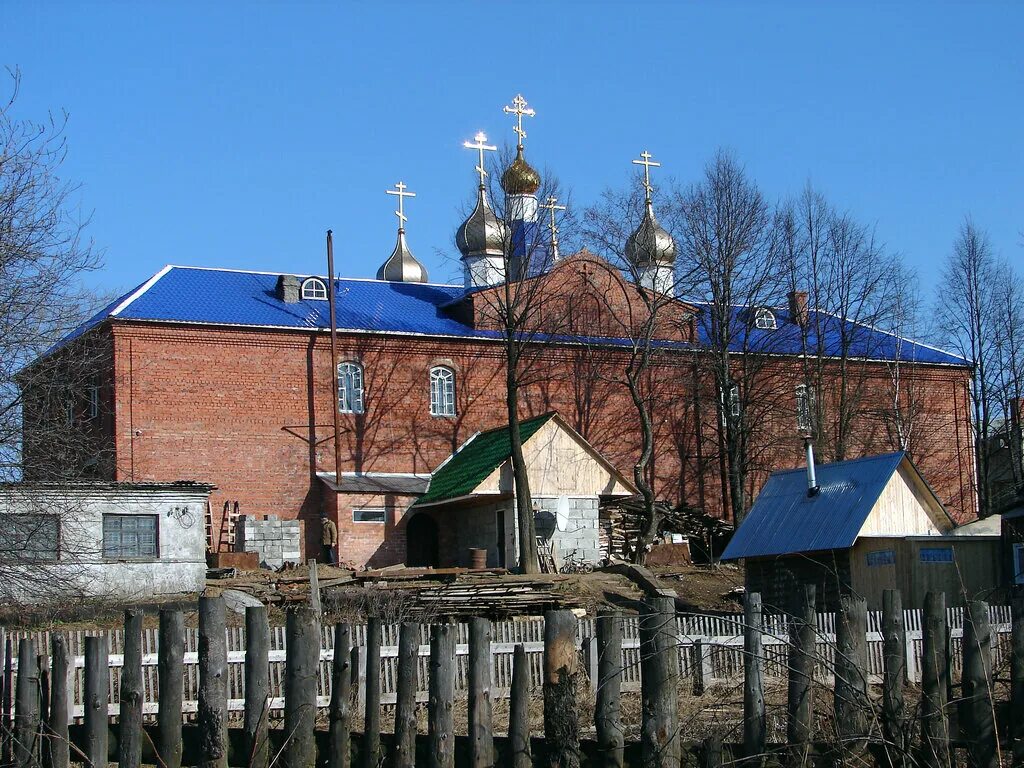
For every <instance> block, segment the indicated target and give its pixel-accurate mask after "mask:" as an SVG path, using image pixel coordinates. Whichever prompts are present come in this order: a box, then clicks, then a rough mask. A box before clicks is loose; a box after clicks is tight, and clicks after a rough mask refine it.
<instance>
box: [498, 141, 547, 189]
mask: <svg viewBox="0 0 1024 768" xmlns="http://www.w3.org/2000/svg"><path fill="white" fill-rule="evenodd" d="M501 188H502V189H504V190H505V194H507V195H532V194H535V193H536V192H537V190H538V189H540V174H539V173H537V171H535V170H534V169H533V166H531V165H530V164H529V163H528V162H526V158H524V157H523V147H522V145H521V144H520V145H519V147H518V148H517V149H516V159H515V160H513V161H512V165H510V166H509V167H508V168H506V169H505V173H503V174H502V175H501Z"/></svg>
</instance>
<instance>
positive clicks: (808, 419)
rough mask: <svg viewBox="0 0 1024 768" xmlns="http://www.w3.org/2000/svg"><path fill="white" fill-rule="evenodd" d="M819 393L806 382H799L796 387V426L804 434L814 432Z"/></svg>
mask: <svg viewBox="0 0 1024 768" xmlns="http://www.w3.org/2000/svg"><path fill="white" fill-rule="evenodd" d="M817 400H818V397H817V394H816V393H815V391H814V390H813V389H812V388H811V387H809V386H807V385H806V384H798V385H797V388H796V428H797V430H798V431H799V432H800V434H802V435H813V434H814V422H815V419H816V414H815V411H816V410H817Z"/></svg>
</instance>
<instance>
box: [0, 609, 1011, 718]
mask: <svg viewBox="0 0 1024 768" xmlns="http://www.w3.org/2000/svg"><path fill="white" fill-rule="evenodd" d="M963 615H964V609H963V608H949V609H948V610H947V622H948V625H949V628H950V640H951V648H950V650H951V659H953V660H954V665H953V668H952V672H953V673H954V674H959V666H958V661H957V660H958V659H959V658H960V653H959V649H960V642H961V638H962V636H963ZM903 616H904V626H905V627H906V632H905V637H906V643H905V647H904V654H905V664H906V670H907V679H908V680H909V681H911V682H915V683H917V682H920V681H921V644H922V630H921V625H922V611H921V610H920V609H917V610H906V611H904V612H903ZM835 622H836V614H834V613H823V614H819V615H818V617H817V632H816V637H817V640H816V644H817V651H816V659H817V663H816V667H815V677H817V678H819V679H826V678H828V677H829V676H830V675H831V674H832V672H831V670H832V666H833V663H834V649H835V641H836V627H835ZM989 622H990V625H991V627H992V633H993V645H992V650H993V661H994V663H995V664H996V666H997V667H998V666H1000V664H1001V663H1002V659H1003V657H1004V656H1005V655H1006V653H1007V652H1008V649H1009V642H1010V628H1011V622H1010V608H1009V606H1001V605H993V606H990V607H989ZM676 624H677V629H676V632H677V635H678V643H677V649H678V653H679V665H680V671H681V675H682V677H683V678H684V679H692V680H693V681H694V684H695V685H698V686H703V687H709V686H712V685H716V684H720V683H736V682H738V681H740V680H741V679H742V678H743V637H744V623H743V616H742V615H741V614H733V615H729V614H725V615H722V614H715V615H712V614H708V615H697V614H694V615H681V616H678V617H677V619H676ZM453 629H454V632H455V643H456V646H455V653H456V692H457V693H458V694H462V695H464V694H465V691H466V690H467V688H466V685H467V673H468V669H467V659H468V654H469V629H468V625H467V624H456V625H454V626H453ZM352 633H353V637H352V642H353V644H354V645H355V646H357V647H358V646H365V644H366V625H365V624H359V625H353V626H352ZM493 633H494V639H493V640H492V642H491V657H492V675H493V681H494V687H493V690H492V698H495V699H501V698H508V696H509V693H510V690H511V685H512V664H513V655H514V651H515V647H516V646H517V645H520V644H522V645H523V647H524V649H525V651H526V658H527V665H528V668H529V672H530V679H531V684H532V685H533V686H534V687H539V686H540V684H541V674H542V661H543V652H544V620H543V618H541V617H528V618H523V619H517V620H508V621H499V622H494V624H493ZM63 634H64V637H65V638H66V640H67V643H68V652H69V654H70V656H71V657H72V658H71V662H72V663H71V667H70V670H69V674H70V679H69V686H68V689H69V691H70V692H71V693H72V696H71V698H70V699H69V705H70V707H71V709H70V711H69V715H70V717H72V718H74V719H76V720H79V719H81V718H82V717H83V716H84V711H85V707H84V703H83V695H84V672H85V638H86V637H87V636H99V637H105V638H106V640H107V649H108V665H109V668H108V672H107V677H108V682H107V688H108V690H109V691H110V692H111V698H110V702H109V704H108V708H109V712H110V714H111V715H116V714H117V712H118V708H119V701H118V698H117V690H118V686H119V684H120V670H121V667H122V666H123V664H124V630H121V629H116V630H102V631H90V630H75V631H72V632H68V633H63ZM398 634H399V625H398V624H383V625H382V626H381V650H380V655H381V703H382V704H384V705H387V706H391V705H394V703H395V700H396V695H397V685H398V664H397V658H398ZM622 636H623V639H622V667H623V680H622V690H623V691H639V690H640V658H639V651H640V639H639V620H638V619H637V618H635V617H627V618H623V620H622ZM25 638H27V639H31V640H32V641H33V643H34V644H35V647H36V648H38V649H40V650H41V651H45V649H48V648H49V647H50V643H51V633H50V632H25V631H16V630H12V631H7V632H4V631H3V630H2V629H0V648H3V647H5V645H6V647H7V648H8V649H9V653H10V655H11V659H12V676H13V678H14V679H15V680H16V678H17V667H18V665H17V658H16V649H17V646H18V643H19V642H20V640H22V639H25ZM184 640H185V646H184V647H185V650H184V656H183V664H184V674H185V677H184V699H183V701H182V707H183V712H185V713H187V714H193V713H195V712H196V710H197V707H198V697H199V653H198V643H199V630H198V629H196V628H187V629H185V631H184ZM865 640H866V642H867V648H868V670H867V671H868V676H869V681H870V682H872V683H878V682H879V681H881V678H882V673H883V654H882V649H883V638H882V612H881V611H872V612H869V613H868V629H867V632H866V634H865ZM5 641H6V642H5ZM225 642H226V644H227V653H228V656H227V661H228V667H227V671H228V710H229V711H231V712H236V713H237V712H241V711H242V710H243V709H244V707H245V675H244V666H245V648H246V639H245V627H243V626H238V627H228V628H227V630H226V632H225ZM788 643H789V636H788V632H787V626H786V616H785V615H782V614H768V615H765V616H764V634H763V639H762V647H763V652H764V658H765V671H764V676H765V678H766V679H784V678H785V677H786V674H787V673H786V654H787V647H788ZM576 644H577V647H578V648H579V649H580V650H581V652H582V653H583V657H584V663H585V668H586V670H587V672H588V674H590V676H591V679H592V678H593V674H594V673H595V670H596V664H597V633H596V629H595V621H594V619H592V618H585V619H581V620H580V621H579V622H578V625H577V635H576ZM159 653H160V641H159V630H158V629H156V628H149V629H144V630H143V632H142V676H143V692H144V700H143V714H144V715H145V716H146V717H155V716H156V714H157V713H158V711H159V702H158V687H157V676H158V662H159ZM286 655H287V651H286V639H285V628H284V627H283V626H275V627H271V630H270V649H269V661H270V677H269V680H270V691H271V696H270V703H269V710H270V712H271V713H280V712H281V711H283V709H284V668H285V658H286ZM429 655H430V634H429V627H421V629H420V644H419V647H418V649H417V658H418V659H419V663H418V669H417V675H416V683H417V687H416V700H417V701H420V702H424V701H426V700H427V681H428V666H427V659H428V657H429ZM333 659H334V628H333V627H331V626H324V627H322V628H321V629H320V664H319V665H318V683H317V690H318V695H317V706H318V707H321V708H324V707H327V705H328V703H329V701H330V669H331V663H332V662H333ZM356 663H357V665H358V667H357V669H356V677H355V680H354V689H355V691H356V703H357V706H358V707H359V709H360V710H361V709H362V703H363V696H362V692H363V691H364V689H365V676H366V669H365V655H364V656H362V657H357V659H356Z"/></svg>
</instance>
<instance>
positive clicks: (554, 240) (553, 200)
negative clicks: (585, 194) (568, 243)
mask: <svg viewBox="0 0 1024 768" xmlns="http://www.w3.org/2000/svg"><path fill="white" fill-rule="evenodd" d="M557 203H558V198H557V197H555V196H554V195H551V196H549V197H548V199H547V200H545V201H544V202H543V203H541V204H540V207H541V208H545V209H547V210H548V211H550V212H551V223H550V225H549V226H550V227H551V252H552V253H551V256H552V258H553V259H557V258H558V222H557V221H556V220H555V215H556V214H555V212H556V211H564V210H565V206H564V205H558V204H557Z"/></svg>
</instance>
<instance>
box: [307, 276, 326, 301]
mask: <svg viewBox="0 0 1024 768" xmlns="http://www.w3.org/2000/svg"><path fill="white" fill-rule="evenodd" d="M302 298H304V299H316V300H317V301H327V285H326V284H325V283H324V281H323V280H321V279H320V278H319V277H307V278H306V279H305V280H303V281H302Z"/></svg>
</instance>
